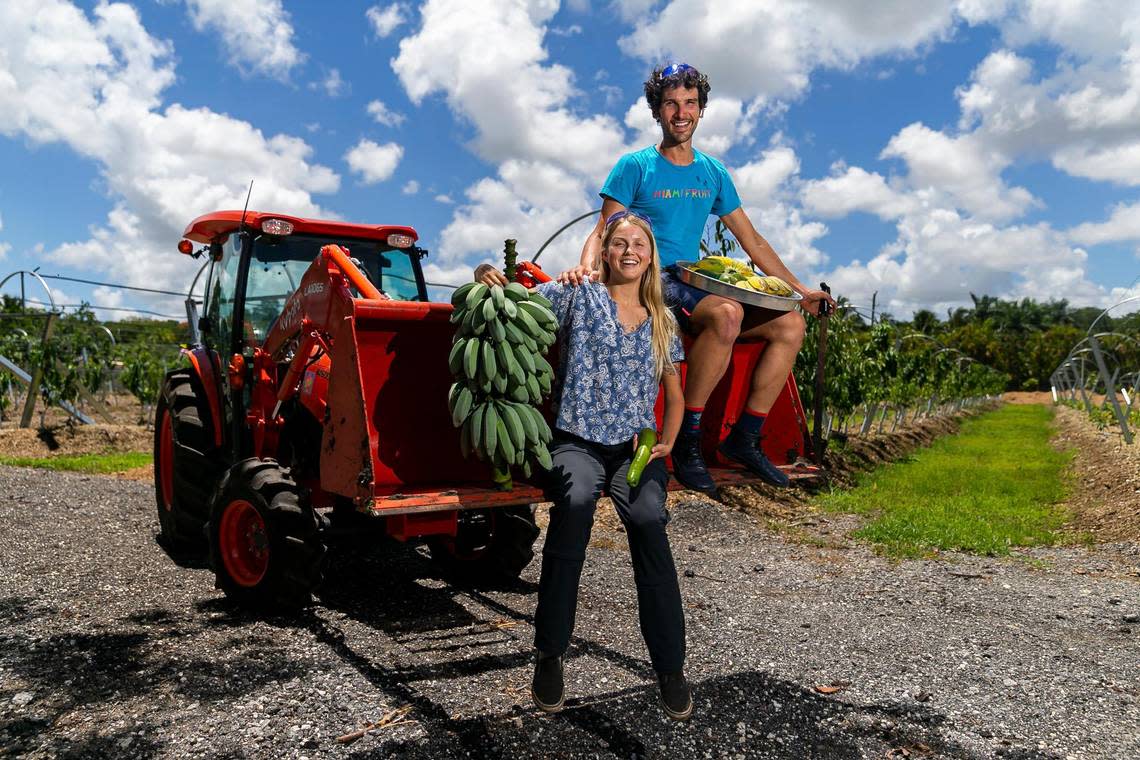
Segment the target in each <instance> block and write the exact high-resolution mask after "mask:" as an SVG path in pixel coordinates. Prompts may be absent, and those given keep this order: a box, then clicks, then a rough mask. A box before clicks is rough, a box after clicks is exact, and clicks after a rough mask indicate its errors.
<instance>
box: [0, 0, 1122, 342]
mask: <svg viewBox="0 0 1140 760" xmlns="http://www.w3.org/2000/svg"><path fill="white" fill-rule="evenodd" d="M675 61H684V62H687V63H689V64H691V65H694V66H696V67H697V68H699V69H701V70H702V71H703V72H705V73H707V74H708V75H709V79H710V82H711V84H712V92H711V97H710V101H709V104H708V108H707V110H706V111H705V114H704V117H703V119H702V121H701V122H700V124H699V126H698V128H697V132H696V138H695V141H694V145H695V146H696V147H697V148H698V149H699V150H702V151H704V152H706V153H709V154H711V155H713V156H716V157H717V158H719V159H720V160H721V161H723V162H724V164H725V165H726V166H727V167H728V169H729V171H730V172H731V174H732V175H733V177H734V179H735V181H736V185H737V188H738V190H739V192H740V195H741V198H742V201H743V203H744V207H745V210H746V211H747V213H748V215H749V216H750V218H751V219H752V221H753V223H754V224H755V226H756V228H757V229H758V230H759V231H760V233H761V234H762V235H764V237H765V238H766V239H767V240H768V241H769V242H770V243H771V244H772V245H773V247H774V248H775V249H776V251H777V252H778V253H779V254H780V256H781V257H782V258H783V260H784V261H785V263H787V264H788V265H789V267H791V269H792V271H793V272H795V273H796V274H797V276H798V277H799V278H800V279H801V280H803V281H804V282H805V283H811V284H815V283H818V282H821V281H826V282H828V283H829V284H830V285H831V287H832V289H833V291H834V292H835V293H836V294H838V295H843V296H846V297H847V298H849V299H850V300H851V301H853V302H854V303H856V304H863V305H866V304H869V303H870V301H871V298H872V296H873V295H874V297H875V298H876V302H877V304H878V308H879V309H880V310H886V311H888V312H889V313H891V314H893V315H895V316H896V317H897V318H902V319H905V318H908V317H909V316H910V315H911V314H912V313H913V312H914V311H915V310H916V309H931V310H933V311H935V312H936V313H938V314H942V315H944V314H945V313H946V311H947V309H950V308H954V307H956V306H962V305H969V303H970V294H971V293H974V294H977V295H981V294H987V295H992V296H998V297H1001V298H1016V299H1020V298H1025V297H1029V298H1034V299H1038V300H1048V299H1055V298H1056V299H1060V298H1064V299H1067V300H1068V301H1069V302H1070V303H1072V304H1075V305H1099V306H1104V307H1107V306H1110V305H1111V304H1113V303H1116V302H1118V301H1120V300H1122V299H1124V298H1127V297H1131V296H1134V295H1140V288H1138V287H1137V284H1136V283H1137V280H1138V277H1140V192H1138V188H1140V0H927V1H926V2H921V3H916V2H913V0H717V2H715V3H714V2H709V1H704V2H701V1H699V0H567V2H558V0H529V1H528V0H428V1H427V2H425V3H422V4H414V3H410V2H394V3H393V2H385V1H384V0H382V1H381V2H379V3H370V2H360V3H357V2H349V1H346V0H344V1H338V2H328V3H315V2H289V1H288V0H184V1H183V0H140V1H139V2H75V3H72V2H66V1H65V0H0V167H2V169H0V278H3V277H4V276H6V275H7V274H8V273H11V272H14V271H16V270H21V269H29V270H30V269H35V268H37V267H38V270H39V272H40V273H41V274H52V275H61V276H64V277H71V278H79V279H86V280H92V281H97V282H107V283H115V284H123V285H133V286H136V287H145V288H154V289H160V290H171V291H177V292H185V290H186V289H187V288H188V287H189V284H190V282H191V281H192V280H193V278H194V275H195V273H196V272H197V269H198V267H199V266H200V265H201V263H200V261H194V260H192V259H190V258H188V257H186V256H182V255H180V254H179V253H178V252H177V250H176V246H177V243H178V241H179V240H180V239H181V233H182V231H183V230H184V229H185V227H186V224H187V223H188V222H189V221H190V220H192V219H193V218H194V217H196V216H198V215H200V214H203V213H206V212H209V211H212V210H217V209H222V208H241V207H242V205H243V204H244V202H245V197H246V192H247V190H248V187H249V183H250V182H251V181H253V193H252V199H251V201H250V207H251V208H254V209H257V210H260V211H276V212H281V213H289V214H296V215H300V216H308V217H319V218H335V219H343V220H347V221H355V222H367V223H374V224H379V223H390V224H406V225H411V226H413V227H415V228H416V230H417V231H418V232H419V234H420V239H421V245H423V246H424V247H425V248H427V249H428V250H429V251H430V253H429V255H428V257H427V258H426V259H425V260H424V263H425V273H426V275H427V278H428V280H429V281H431V282H436V283H450V284H459V283H462V282H466V281H469V280H470V277H471V270H472V268H473V267H474V266H475V265H476V264H478V263H480V262H482V261H499V260H500V259H501V251H502V246H503V240H504V239H506V238H515V239H517V240H518V241H519V250H520V252H521V253H522V254H523V255H525V256H527V257H528V258H529V257H530V256H531V255H533V253H534V251H536V250H537V248H538V247H539V246H540V245H541V244H542V243H543V242H544V241H545V240H546V239H547V238H549V237H550V236H551V235H552V234H553V233H554V232H555V231H556V230H557V229H558V228H559V227H561V226H562V225H563V224H565V223H567V222H569V221H570V220H571V219H573V218H575V217H576V216H579V215H581V214H584V213H586V212H589V211H591V210H593V209H597V208H598V207H599V206H600V199H599V198H598V195H597V191H598V189H599V188H600V186H601V184H602V182H603V180H604V179H605V177H606V174H607V173H608V171H609V169H610V168H611V167H612V165H613V163H614V162H615V160H616V159H617V158H618V157H619V156H620V155H621V154H622V153H624V152H627V151H630V150H635V149H638V148H641V147H644V146H646V145H650V144H653V143H655V142H657V141H658V140H659V139H660V131H659V128H658V127H657V125H656V124H655V122H654V121H653V119H652V116H651V115H650V113H649V110H648V108H647V106H646V104H645V101H644V98H643V95H642V91H641V87H642V82H643V81H644V80H645V78H646V77H647V75H648V74H649V72H650V71H651V70H652V68H653V66H655V65H659V64H662V63H667V62H675ZM588 231H589V223H588V222H581V223H579V224H578V225H576V226H572V227H571V228H570V229H569V230H568V231H567V232H565V233H563V234H562V235H561V236H559V237H558V238H556V239H555V241H554V242H553V243H552V244H551V245H550V247H549V248H547V250H546V251H545V252H544V253H543V254H542V258H541V259H540V260H539V261H540V263H541V264H542V265H543V266H544V267H545V268H546V269H547V270H548V271H549V270H554V271H557V270H560V269H562V268H565V267H567V266H570V265H572V264H574V263H576V261H577V257H578V254H579V252H580V250H581V246H582V242H583V239H584V237H585V235H586V234H587V232H588ZM15 283H16V280H15V279H14V278H13V279H10V280H9V281H8V282H7V284H5V285H4V287H3V288H2V289H0V292H3V293H6V294H13V293H16V292H18V290H19V289H18V286H16V284H15ZM28 283H29V284H28V286H27V293H28V297H29V298H34V299H39V300H46V295H45V294H44V293H43V291H42V289H41V288H39V286H38V284H37V285H35V286H34V287H33V285H32V284H31V281H30V280H29V281H28ZM47 283H48V285H49V287H50V288H51V290H52V295H53V297H54V298H55V300H56V302H57V303H59V304H77V303H80V302H82V301H86V302H88V303H90V304H93V305H95V306H97V307H99V309H97V314H98V315H99V316H100V317H101V318H106V319H117V318H123V317H128V316H138V315H139V314H140V313H143V312H153V313H155V314H163V315H171V316H176V317H177V316H178V315H181V314H184V311H183V308H182V299H181V298H180V297H176V296H164V295H160V294H148V293H142V292H134V291H128V290H124V289H121V288H115V287H108V286H96V285H85V284H80V283H76V282H72V281H67V280H58V279H50V280H48V281H47ZM447 292H448V291H447V290H446V289H444V288H434V289H433V290H432V296H433V297H434V298H435V299H442V298H444V297H446V293H447ZM116 309H117V310H116ZM132 309H133V310H137V311H129V310H132Z"/></svg>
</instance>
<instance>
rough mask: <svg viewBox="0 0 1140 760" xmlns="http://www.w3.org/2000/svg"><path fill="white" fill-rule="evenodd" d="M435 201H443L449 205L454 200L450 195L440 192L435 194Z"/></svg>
mask: <svg viewBox="0 0 1140 760" xmlns="http://www.w3.org/2000/svg"><path fill="white" fill-rule="evenodd" d="M435 202H436V203H444V204H447V205H448V206H450V205H451V204H452V203H455V201H454V200H452V199H451V196H450V195H448V194H447V193H440V194H439V195H437V196H435Z"/></svg>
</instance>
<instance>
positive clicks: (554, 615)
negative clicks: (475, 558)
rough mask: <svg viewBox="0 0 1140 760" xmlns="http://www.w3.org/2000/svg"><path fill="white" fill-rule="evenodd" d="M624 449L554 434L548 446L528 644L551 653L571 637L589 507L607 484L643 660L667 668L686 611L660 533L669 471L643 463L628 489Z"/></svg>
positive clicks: (675, 657) (677, 653)
mask: <svg viewBox="0 0 1140 760" xmlns="http://www.w3.org/2000/svg"><path fill="white" fill-rule="evenodd" d="M631 454H632V451H631V446H630V444H628V443H623V444H618V445H614V446H603V445H600V444H595V443H590V442H588V441H584V440H582V439H580V438H576V437H572V436H568V435H566V434H565V433H561V432H558V433H555V439H554V442H553V444H552V446H551V457H552V458H553V460H554V468H553V469H552V471H551V480H550V482H549V484H548V486H547V498H548V499H550V500H551V501H552V502H553V506H552V507H551V509H550V526H549V527H548V528H547V530H546V544H545V546H544V548H543V550H542V576H541V579H540V581H539V586H538V609H537V610H536V611H535V616H534V617H535V620H534V627H535V642H534V643H535V646H536V647H537V648H538V649H539V651H541V652H542V653H543V654H544V655H554V656H557V655H561V654H562V653H563V652H565V651H566V649H567V647H568V646H569V644H570V634H571V632H572V631H573V630H574V614H575V611H576V610H577V607H578V582H579V579H580V578H581V575H582V563H583V561H584V560H585V558H586V545H587V544H588V543H589V541H590V529H591V528H592V527H593V524H594V510H595V508H596V506H597V502H598V498H599V497H600V496H601V495H602V491H603V489H607V490H608V491H609V495H610V497H611V498H612V500H613V503H614V507H615V509H616V510H617V513H618V517H619V518H621V521H622V524H624V525H625V530H626V536H627V537H628V539H629V553H630V557H631V559H632V560H633V577H634V581H635V583H636V584H637V607H638V614H639V617H640V621H641V634H642V636H644V637H645V643H646V645H647V646H648V648H649V659H650V661H651V662H652V663H653V668H654V670H656V671H658V672H660V673H674V672H677V671H679V670H681V668H682V666H683V665H684V662H685V618H684V614H683V613H682V611H681V589H680V587H679V586H678V584H677V569H676V566H675V565H674V564H673V553H672V551H670V549H669V537H668V535H667V534H666V533H665V525H666V524H667V523H668V522H669V514H668V512H666V510H665V494H666V489H665V487H666V484H667V482H668V480H669V475H668V473H667V472H666V470H665V463H664V460H662V459H655V460H653V461H652V462H650V463H649V465H648V466H647V467H646V468H645V472H644V473H643V474H642V476H641V482H640V484H639V485H638V486H637V487H636V488H630V486H629V484H628V483H627V482H626V473H627V471H628V470H629V463H630V456H631Z"/></svg>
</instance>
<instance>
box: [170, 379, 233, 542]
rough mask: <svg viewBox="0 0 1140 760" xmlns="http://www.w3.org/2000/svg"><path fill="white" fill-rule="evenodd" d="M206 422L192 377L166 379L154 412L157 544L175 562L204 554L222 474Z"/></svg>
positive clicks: (207, 414) (206, 414)
mask: <svg viewBox="0 0 1140 760" xmlns="http://www.w3.org/2000/svg"><path fill="white" fill-rule="evenodd" d="M209 419H210V409H209V406H208V405H207V403H206V401H205V399H203V398H201V397H200V396H199V394H198V392H197V390H196V389H195V387H194V383H193V381H192V379H191V376H190V373H189V372H188V371H185V370H183V371H178V372H171V373H170V374H169V375H167V377H166V380H165V381H164V382H163V385H162V391H161V392H160V393H159V397H158V404H157V405H156V409H155V419H154V496H155V502H156V504H157V508H158V526H159V532H158V542H159V544H161V545H162V546H163V548H164V549H166V550H167V552H168V553H170V554H171V556H172V557H175V559H176V560H183V559H189V560H192V559H199V560H201V559H204V558H205V556H206V536H205V533H204V531H203V528H204V527H205V525H206V521H207V520H208V519H209V516H210V497H211V495H212V494H213V492H214V488H215V487H216V486H217V482H218V479H219V478H220V477H221V474H222V467H221V465H220V464H219V461H218V455H217V450H216V448H215V447H214V443H213V432H212V431H211V430H209V429H208V428H207V421H208V420H209Z"/></svg>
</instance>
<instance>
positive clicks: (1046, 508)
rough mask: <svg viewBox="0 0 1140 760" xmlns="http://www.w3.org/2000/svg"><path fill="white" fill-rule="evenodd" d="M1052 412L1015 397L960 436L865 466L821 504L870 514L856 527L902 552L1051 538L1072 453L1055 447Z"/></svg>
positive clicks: (890, 550) (999, 546)
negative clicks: (892, 460) (902, 457)
mask: <svg viewBox="0 0 1140 760" xmlns="http://www.w3.org/2000/svg"><path fill="white" fill-rule="evenodd" d="M1052 417H1053V411H1052V409H1050V408H1048V407H1045V406H1040V405H1033V404H1026V405H1012V404H1011V405H1006V406H1004V407H1002V408H1001V409H998V410H996V411H993V412H989V413H987V414H984V415H981V416H979V417H975V418H972V419H968V420H966V421H965V422H964V423H963V424H962V429H961V432H960V433H959V434H958V435H954V436H949V437H946V438H942V439H939V440H937V441H935V442H934V444H933V445H931V446H930V448H927V449H923V450H920V451H918V452H915V454H914V455H913V456H912V457H910V458H908V459H905V460H902V461H900V462H896V463H893V464H890V465H887V466H885V467H881V468H879V469H877V470H875V471H873V472H870V473H865V474H864V475H862V476H860V478H859V480H858V483H857V485H856V487H855V488H852V489H850V490H848V491H842V492H839V491H837V492H833V493H830V494H825V495H824V496H822V497H821V498H820V502H819V504H820V506H821V507H822V508H823V509H825V510H827V511H832V512H852V513H856V514H865V515H868V516H870V517H871V518H872V519H871V521H870V522H869V523H868V524H867V525H866V526H864V527H863V528H861V529H860V530H859V531H858V532H856V533H855V534H854V535H855V536H856V537H859V538H865V539H867V540H869V541H872V542H873V543H875V544H876V545H877V546H878V547H879V548H881V549H882V550H883V551H884V552H885V553H887V554H889V555H892V556H896V557H918V556H923V555H927V554H931V553H932V552H933V551H934V550H937V549H954V550H960V551H968V552H974V553H978V554H991V555H1002V554H1008V553H1009V550H1010V548H1011V547H1016V546H1035V545H1042V544H1052V543H1055V542H1056V541H1057V540H1058V529H1059V528H1060V527H1061V525H1062V523H1063V522H1064V518H1065V513H1064V511H1063V509H1062V508H1061V507H1060V506H1059V504H1060V503H1061V502H1062V501H1063V500H1064V499H1065V495H1066V483H1065V476H1064V472H1065V468H1066V466H1067V465H1068V464H1069V461H1070V460H1071V458H1072V454H1071V453H1070V452H1058V451H1056V450H1054V449H1053V448H1052V446H1050V445H1049V437H1050V429H1049V424H1048V423H1049V421H1050V420H1051V419H1052Z"/></svg>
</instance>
